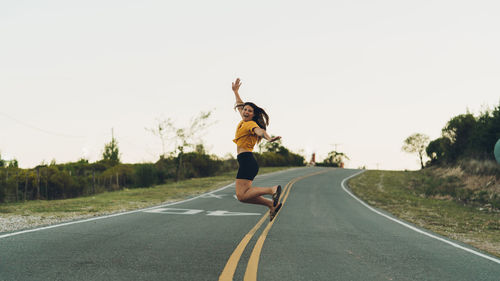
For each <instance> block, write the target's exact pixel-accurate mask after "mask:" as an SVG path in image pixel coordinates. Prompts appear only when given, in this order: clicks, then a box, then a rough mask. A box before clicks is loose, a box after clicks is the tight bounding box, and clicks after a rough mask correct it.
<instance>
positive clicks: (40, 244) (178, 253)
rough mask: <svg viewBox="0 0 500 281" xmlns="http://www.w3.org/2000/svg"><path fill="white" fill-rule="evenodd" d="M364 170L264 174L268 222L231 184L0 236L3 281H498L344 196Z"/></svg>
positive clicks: (458, 253)
mask: <svg viewBox="0 0 500 281" xmlns="http://www.w3.org/2000/svg"><path fill="white" fill-rule="evenodd" d="M358 172H359V171H357V170H348V169H326V168H300V169H291V170H287V171H283V172H278V173H274V174H268V175H263V176H259V177H258V178H257V179H256V180H255V182H254V183H255V185H256V186H272V185H275V184H281V185H282V186H284V187H285V186H286V188H285V192H284V193H283V196H282V201H284V207H283V209H282V211H281V212H280V213H279V215H278V216H277V218H276V219H275V220H274V221H273V223H269V220H268V218H267V210H266V209H265V208H264V207H261V206H257V205H249V204H242V203H240V202H238V201H237V200H236V199H235V198H234V185H231V186H228V187H226V188H223V189H220V190H218V191H215V192H212V193H208V194H205V195H203V196H200V197H197V198H192V199H190V200H188V201H184V202H180V203H178V204H171V205H166V206H161V207H155V208H152V209H147V210H141V211H137V212H131V213H127V214H122V215H118V216H111V217H104V218H98V219H94V220H86V221H80V222H77V223H73V224H66V225H61V226H57V227H54V228H48V229H38V230H34V231H32V232H22V233H11V234H6V233H0V280H9V281H10V280H244V279H245V280H255V279H258V280H454V281H456V280H499V279H500V277H499V276H500V259H497V258H494V257H491V256H481V254H480V253H479V251H478V250H476V249H474V248H472V247H470V246H467V245H464V244H462V243H460V242H456V241H451V240H445V241H451V242H450V243H445V242H443V241H441V240H438V239H436V237H437V238H439V239H442V238H441V237H439V236H438V235H436V234H430V235H431V236H432V237H431V236H429V235H424V234H422V233H420V232H417V231H415V230H412V229H410V228H409V227H407V226H405V225H402V224H400V223H397V222H395V221H393V220H391V219H388V218H387V217H384V216H382V215H381V214H379V213H376V212H374V211H373V210H370V209H369V208H367V207H366V206H364V205H363V204H361V203H360V202H358V201H357V200H356V199H355V198H353V197H352V196H351V195H349V194H348V193H347V192H346V191H345V190H344V189H343V188H342V181H343V180H344V179H346V178H347V177H349V176H351V175H354V174H356V173H358ZM383 214H385V213H383ZM426 233H427V232H426ZM460 247H465V249H467V250H469V249H470V250H469V251H466V250H464V249H461V248H460Z"/></svg>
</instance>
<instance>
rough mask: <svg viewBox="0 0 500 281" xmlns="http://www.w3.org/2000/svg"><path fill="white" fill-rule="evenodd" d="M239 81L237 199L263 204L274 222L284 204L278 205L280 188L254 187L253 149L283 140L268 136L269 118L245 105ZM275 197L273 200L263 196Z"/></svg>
mask: <svg viewBox="0 0 500 281" xmlns="http://www.w3.org/2000/svg"><path fill="white" fill-rule="evenodd" d="M240 86H241V81H240V78H238V79H236V81H235V82H233V92H234V96H235V97H236V106H235V108H237V109H238V111H239V112H240V115H241V119H242V120H241V121H240V123H238V127H237V128H236V135H235V138H234V140H233V142H235V143H236V146H237V153H238V156H237V158H238V164H239V169H238V174H237V175H236V197H238V200H240V201H241V202H244V203H251V204H260V205H264V206H267V207H268V208H269V219H270V220H271V221H272V220H273V219H274V217H275V216H276V214H277V213H278V211H279V210H280V208H281V206H282V203H279V197H280V195H281V186H280V185H276V186H273V187H252V181H253V179H254V178H255V176H256V175H257V172H258V171H259V165H258V164H257V161H256V160H255V157H254V156H253V153H252V151H253V148H254V146H255V145H256V144H257V143H259V142H260V141H261V140H262V138H264V139H266V140H267V141H269V142H273V141H276V140H279V139H280V138H281V137H272V138H271V137H270V136H269V135H268V134H267V132H266V126H267V125H269V116H268V115H267V113H266V112H265V111H264V110H263V109H262V108H260V107H258V106H257V105H255V104H254V103H251V102H243V100H241V98H240V95H239V93H238V90H239V89H240ZM265 194H268V195H272V200H269V199H266V198H264V197H263V196H262V195H265Z"/></svg>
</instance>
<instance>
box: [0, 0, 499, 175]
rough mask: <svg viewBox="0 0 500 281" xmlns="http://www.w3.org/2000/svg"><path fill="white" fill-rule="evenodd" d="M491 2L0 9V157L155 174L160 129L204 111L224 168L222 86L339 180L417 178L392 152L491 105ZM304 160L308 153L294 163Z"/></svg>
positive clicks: (228, 103)
mask: <svg viewBox="0 0 500 281" xmlns="http://www.w3.org/2000/svg"><path fill="white" fill-rule="evenodd" d="M499 14H500V2H498V1H451V0H450V1H439V0H438V1H396V0H394V1H369V0H365V1H360V0H349V1H331V0H328V1H317V0H312V1H234V0H233V1H217V0H214V1H195V0H191V1H123V0H120V1H118V0H116V1H109V0H99V1H3V2H1V3H0V96H1V106H0V151H1V153H2V158H3V159H6V158H7V159H9V158H16V159H17V160H18V161H19V163H20V166H21V167H33V166H35V165H37V164H40V163H42V161H45V162H46V163H48V162H50V161H51V160H52V159H55V160H56V162H57V163H63V162H71V161H77V160H78V159H80V158H82V157H84V158H86V159H88V160H90V161H96V160H99V159H100V158H101V156H102V151H103V148H104V144H105V143H107V142H109V141H110V139H111V128H114V132H115V136H116V138H117V140H118V143H119V148H120V151H121V153H122V160H123V162H127V163H137V162H148V161H156V160H157V159H158V156H159V154H160V153H161V144H160V141H159V139H158V138H157V137H155V136H153V135H152V134H151V133H149V132H147V131H146V130H145V127H152V126H154V125H155V123H156V119H157V118H169V117H170V118H172V119H173V120H174V123H175V124H176V125H178V126H180V127H182V126H186V125H187V123H188V121H189V119H190V118H191V117H193V116H195V115H197V114H198V113H199V112H201V111H207V110H213V113H214V114H213V118H212V120H213V121H217V123H216V124H214V125H212V126H211V127H210V128H209V130H208V131H207V132H206V135H205V136H204V137H203V141H204V144H205V145H206V147H207V148H208V151H209V152H210V153H212V154H216V155H219V156H221V157H222V156H225V155H227V154H228V153H231V154H232V155H233V156H235V155H236V148H235V145H234V143H232V139H233V137H234V132H235V127H236V124H237V122H238V121H239V120H240V117H239V115H238V114H237V113H236V112H235V111H233V110H232V106H233V104H234V95H233V93H232V91H231V82H232V81H233V80H234V79H235V78H236V77H240V78H241V79H242V81H243V85H242V88H241V90H240V94H241V96H242V98H243V99H244V100H246V101H253V102H255V103H256V104H258V105H259V106H261V107H263V108H264V109H266V111H267V112H268V113H269V115H270V121H271V122H270V126H269V128H268V131H269V132H270V133H271V134H274V135H281V136H282V137H283V144H284V145H285V146H286V147H288V148H289V149H291V150H292V151H295V152H300V153H302V154H304V155H306V154H310V153H312V152H316V154H317V156H318V158H319V159H322V158H324V157H325V156H326V155H327V153H328V152H329V151H331V150H333V149H335V147H336V148H337V150H338V151H341V152H344V153H346V154H347V155H348V156H349V157H350V159H351V160H350V161H349V162H347V165H346V166H347V167H352V168H357V167H360V166H366V167H367V168H380V169H418V168H419V165H418V161H417V157H416V156H415V155H410V154H407V153H404V152H402V151H401V146H402V143H403V140H404V139H405V138H406V137H408V136H409V135H411V134H413V133H416V132H419V133H423V134H427V135H429V136H430V137H431V139H435V138H437V137H439V136H440V133H441V129H442V128H443V126H444V125H445V124H446V122H447V121H448V120H449V119H450V118H451V117H453V116H456V115H458V114H462V113H465V112H466V111H467V109H469V110H470V111H471V112H473V113H475V114H477V113H479V112H480V110H482V109H484V107H485V106H489V107H494V106H497V105H498V104H499V102H500V94H499V93H500V83H499V77H500V52H499V50H500V17H499V16H498V15H499ZM307 158H309V155H308V156H307Z"/></svg>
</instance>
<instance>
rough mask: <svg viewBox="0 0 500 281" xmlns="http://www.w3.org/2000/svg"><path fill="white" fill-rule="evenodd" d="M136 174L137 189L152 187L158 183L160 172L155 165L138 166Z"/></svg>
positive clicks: (135, 170) (136, 166) (135, 169)
mask: <svg viewBox="0 0 500 281" xmlns="http://www.w3.org/2000/svg"><path fill="white" fill-rule="evenodd" d="M134 173H135V186H136V187H150V186H152V185H154V184H156V183H157V182H158V176H157V175H158V172H157V170H156V166H155V165H154V164H137V165H135V167H134Z"/></svg>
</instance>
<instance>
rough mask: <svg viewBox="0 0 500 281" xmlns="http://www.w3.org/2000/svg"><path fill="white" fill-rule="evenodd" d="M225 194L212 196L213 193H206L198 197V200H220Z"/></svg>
mask: <svg viewBox="0 0 500 281" xmlns="http://www.w3.org/2000/svg"><path fill="white" fill-rule="evenodd" d="M224 195H225V194H219V195H217V194H213V193H206V194H203V195H201V196H200V198H217V199H222V197H223V196H224Z"/></svg>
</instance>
